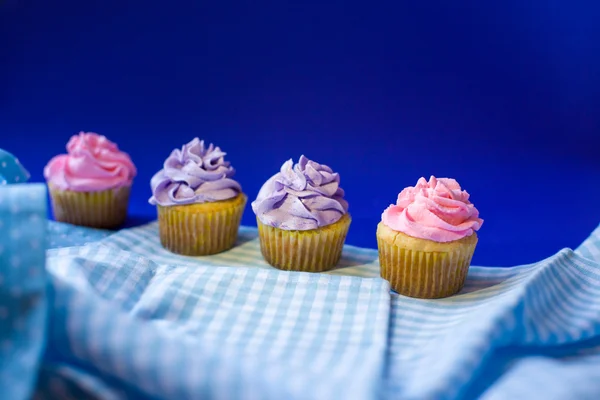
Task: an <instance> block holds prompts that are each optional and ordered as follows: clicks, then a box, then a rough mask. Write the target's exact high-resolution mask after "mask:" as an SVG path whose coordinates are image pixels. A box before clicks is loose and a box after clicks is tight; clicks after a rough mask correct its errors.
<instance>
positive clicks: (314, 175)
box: [252, 156, 348, 230]
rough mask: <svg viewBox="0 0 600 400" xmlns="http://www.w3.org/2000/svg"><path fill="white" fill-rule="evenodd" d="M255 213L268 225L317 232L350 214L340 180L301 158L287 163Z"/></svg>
mask: <svg viewBox="0 0 600 400" xmlns="http://www.w3.org/2000/svg"><path fill="white" fill-rule="evenodd" d="M252 210H253V211H254V213H255V214H256V216H257V218H258V219H259V220H260V221H261V222H262V223H263V224H265V225H269V226H273V227H275V228H279V229H284V230H309V229H317V228H320V227H323V226H327V225H330V224H333V223H334V222H337V221H338V220H339V219H340V218H342V216H343V215H344V214H346V213H347V212H348V203H347V202H346V200H344V190H343V189H342V188H341V187H340V176H339V175H338V174H337V173H335V172H333V171H332V170H331V168H329V167H328V166H326V165H322V164H318V163H316V162H314V161H310V160H309V159H308V158H306V157H304V156H301V157H300V160H299V161H298V163H297V164H295V165H294V163H293V161H292V160H288V161H286V162H285V163H284V164H283V166H282V167H281V170H280V172H278V173H277V174H275V175H274V176H272V177H271V178H270V179H269V180H268V181H267V182H265V184H264V185H263V187H262V188H261V189H260V191H259V193H258V196H257V198H256V200H255V201H254V202H253V203H252Z"/></svg>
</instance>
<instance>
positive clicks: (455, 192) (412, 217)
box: [377, 176, 483, 299]
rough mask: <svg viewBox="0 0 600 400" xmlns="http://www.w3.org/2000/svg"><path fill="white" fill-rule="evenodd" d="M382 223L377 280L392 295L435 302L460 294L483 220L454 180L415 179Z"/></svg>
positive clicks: (380, 227)
mask: <svg viewBox="0 0 600 400" xmlns="http://www.w3.org/2000/svg"><path fill="white" fill-rule="evenodd" d="M381 219H382V221H381V222H380V223H379V225H378V226H377V244H378V248H379V264H380V266H381V276H382V278H384V279H386V280H387V281H389V282H390V284H391V286H392V289H393V290H394V291H396V292H398V293H399V294H402V295H405V296H410V297H417V298H427V299H435V298H442V297H448V296H451V295H453V294H455V293H458V292H459V291H460V290H461V289H462V287H463V285H464V283H465V280H466V277H467V272H468V269H469V266H470V265H471V258H472V257H473V252H474V251H475V246H476V245H477V234H476V233H475V232H476V231H478V230H479V228H480V227H481V225H482V224H483V220H482V219H481V218H479V211H477V208H475V206H474V205H473V204H471V202H470V201H469V194H468V193H467V192H466V191H464V190H462V189H461V187H460V185H459V184H458V183H457V182H456V181H455V180H454V179H449V178H439V179H436V178H435V177H433V176H432V177H431V178H429V181H427V180H425V178H421V179H419V181H418V182H417V185H416V186H415V187H412V186H411V187H407V188H406V189H404V190H403V191H402V192H400V194H399V195H398V201H397V202H396V204H395V205H390V206H389V207H388V208H387V209H386V210H385V211H384V212H383V215H382V218H381Z"/></svg>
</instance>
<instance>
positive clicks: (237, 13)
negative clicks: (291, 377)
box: [0, 0, 600, 266]
mask: <svg viewBox="0 0 600 400" xmlns="http://www.w3.org/2000/svg"><path fill="white" fill-rule="evenodd" d="M0 4H1V5H0V46H1V47H0V50H1V51H0V73H1V75H0V77H1V78H0V147H2V148H5V149H7V150H9V151H11V152H13V153H15V154H16V155H18V156H19V158H20V159H21V161H22V162H23V164H24V165H25V166H26V167H27V168H28V169H29V170H30V172H31V174H32V180H33V181H43V176H42V170H43V167H44V165H45V164H46V162H47V161H48V160H49V159H50V158H51V157H52V156H54V155H56V154H58V153H61V152H64V145H65V144H66V142H67V140H68V139H69V137H70V136H71V135H72V134H74V133H77V132H78V131H80V130H87V131H96V132H99V133H102V134H105V135H107V136H108V137H109V138H111V139H112V140H114V141H116V142H117V143H118V144H119V146H120V147H121V148H122V149H123V150H125V151H127V152H129V153H130V155H131V156H132V158H133V160H134V162H135V163H136V165H137V166H138V168H139V175H138V177H137V179H136V183H135V186H134V188H135V189H134V193H133V198H132V199H131V214H132V219H131V221H130V224H135V223H140V222H142V221H144V220H148V219H150V218H153V217H154V215H155V210H154V209H153V207H152V206H150V205H149V204H148V203H147V200H148V198H149V196H150V190H149V185H148V183H149V180H150V177H151V176H152V175H153V174H154V173H155V172H156V171H157V170H158V169H159V168H161V164H162V161H163V160H164V158H165V157H166V156H167V155H168V154H169V153H170V151H171V150H172V149H173V148H174V147H178V146H181V145H182V144H183V143H185V142H187V141H189V140H190V139H192V138H193V137H194V136H199V137H201V138H204V139H205V140H208V141H212V142H215V143H216V144H218V145H219V146H221V147H222V148H223V149H224V150H225V151H227V152H228V157H229V160H230V161H231V162H232V163H233V165H234V166H235V167H236V169H237V170H238V173H237V178H238V180H239V181H240V182H241V183H242V185H243V186H244V189H245V191H246V193H248V195H249V197H250V199H253V198H254V197H255V196H256V193H257V192H258V189H259V188H260V186H261V184H262V183H263V182H264V181H265V180H266V179H267V178H268V177H269V176H271V175H272V174H273V173H275V172H276V171H277V170H278V169H279V167H280V165H281V164H282V163H283V162H284V161H285V160H286V159H288V158H294V159H297V158H298V157H299V156H300V154H302V153H304V154H306V155H307V156H308V157H309V158H312V159H314V160H315V161H318V162H321V163H325V164H328V165H330V166H332V167H333V168H334V169H335V170H337V171H338V172H340V174H341V176H342V184H343V185H342V186H343V187H344V188H345V190H346V192H347V198H348V200H349V201H350V206H351V213H352V215H353V220H354V221H353V225H352V227H351V231H350V234H349V237H348V241H347V242H348V243H349V244H354V245H360V246H368V247H375V246H376V242H375V227H376V224H377V222H378V221H379V219H380V214H381V211H382V210H383V209H384V208H385V207H386V206H387V205H389V204H390V203H392V202H394V201H395V198H396V196H397V193H398V192H399V191H400V190H401V189H402V188H403V187H405V186H408V185H414V184H415V182H416V181H417V179H418V178H419V177H420V176H425V177H428V176H429V175H431V174H434V175H436V176H450V177H454V178H456V179H457V180H458V181H459V182H460V183H461V184H462V186H463V187H464V188H465V189H466V190H467V191H469V192H470V193H471V195H472V197H471V198H472V200H473V202H474V203H475V204H476V206H477V207H478V208H479V210H480V212H481V216H482V217H483V218H484V219H485V223H484V225H483V228H482V230H481V231H480V242H479V246H478V249H477V251H476V253H475V258H474V263H475V264H479V265H500V266H508V265H514V264H522V263H528V262H533V261H536V260H539V259H541V258H544V257H547V256H549V255H551V254H552V253H554V252H555V251H557V250H558V249H560V248H562V247H567V246H568V247H574V246H577V245H578V244H579V243H581V241H582V240H583V239H584V238H585V237H586V236H587V235H588V234H589V233H590V232H591V231H592V230H593V228H594V227H595V226H597V224H598V223H599V222H600V207H599V204H600V138H599V136H600V108H599V106H600V26H599V25H600V24H598V21H599V20H600V5H599V3H598V2H592V1H589V2H577V3H573V2H565V1H555V0H532V1H528V2H523V1H502V2H485V1H481V0H479V1H474V0H473V1H471V0H467V1H462V2H447V1H441V0H437V1H428V2H418V1H412V2H408V1H393V2H392V1H386V2H376V3H369V2H359V1H326V0H321V1H283V0H278V1H233V2H230V1H213V2H208V1H191V0H178V1H173V2H167V1H156V0H146V1H117V0H104V1H81V0H78V1H67V0H56V1H44V0H29V1H27V0H4V1H0ZM243 223H245V224H248V225H253V224H255V220H254V215H253V213H252V211H251V209H250V207H248V208H247V211H246V214H245V216H244V220H243Z"/></svg>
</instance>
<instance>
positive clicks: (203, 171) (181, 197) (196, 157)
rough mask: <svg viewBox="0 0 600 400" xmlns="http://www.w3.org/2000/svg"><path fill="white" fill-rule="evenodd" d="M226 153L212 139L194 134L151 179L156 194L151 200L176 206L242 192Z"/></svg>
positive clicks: (150, 201)
mask: <svg viewBox="0 0 600 400" xmlns="http://www.w3.org/2000/svg"><path fill="white" fill-rule="evenodd" d="M225 155H226V153H225V152H223V151H221V149H220V148H219V147H215V146H214V145H213V144H212V143H211V144H210V145H209V146H208V147H206V146H205V145H204V141H203V140H200V139H198V138H194V139H193V140H192V141H191V142H189V143H187V144H184V145H183V146H182V147H181V149H175V150H173V151H172V152H171V155H170V156H169V157H168V158H167V159H166V160H165V162H164V164H163V169H161V170H160V171H158V172H157V173H156V174H155V175H154V176H153V177H152V179H151V180H150V187H151V189H152V197H150V200H149V203H150V204H153V205H157V204H158V205H161V206H174V205H185V204H195V203H206V202H212V201H220V200H228V199H231V198H234V197H236V196H237V195H238V194H240V193H241V192H242V187H241V186H240V184H239V183H238V182H236V181H235V180H233V179H231V178H232V177H233V175H234V174H235V169H233V168H232V167H231V166H230V164H229V162H227V161H225V159H224V157H225Z"/></svg>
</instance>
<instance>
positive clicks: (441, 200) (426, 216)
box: [382, 176, 483, 242]
mask: <svg viewBox="0 0 600 400" xmlns="http://www.w3.org/2000/svg"><path fill="white" fill-rule="evenodd" d="M382 221H383V223H384V224H385V225H387V226H388V227H389V228H391V229H393V230H395V231H398V232H402V233H404V234H406V235H409V236H412V237H415V238H420V239H427V240H432V241H435V242H451V241H453V240H459V239H462V238H464V237H467V236H471V235H472V234H473V233H474V232H475V231H477V230H479V228H480V227H481V225H482V224H483V220H482V219H481V218H479V211H477V208H475V206H474V205H473V204H471V202H470V201H469V193H467V192H466V191H464V190H462V189H461V187H460V185H459V184H458V182H456V181H455V180H454V179H450V178H436V177H434V176H432V177H431V178H429V181H427V180H426V179H425V178H421V179H419V181H418V182H417V184H416V185H415V186H414V187H412V186H410V187H407V188H406V189H404V190H403V191H402V192H400V194H399V195H398V201H397V202H396V204H392V205H390V206H389V207H388V208H387V209H386V210H385V211H384V212H383V215H382Z"/></svg>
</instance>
